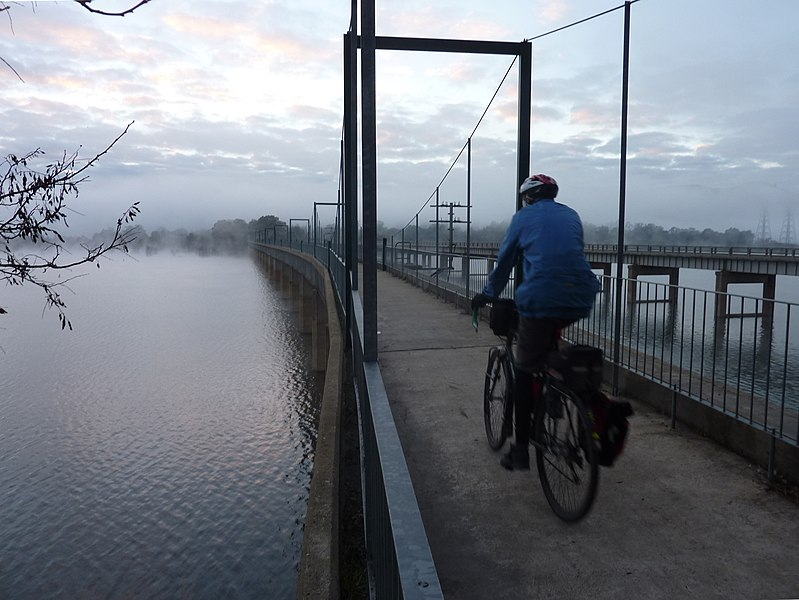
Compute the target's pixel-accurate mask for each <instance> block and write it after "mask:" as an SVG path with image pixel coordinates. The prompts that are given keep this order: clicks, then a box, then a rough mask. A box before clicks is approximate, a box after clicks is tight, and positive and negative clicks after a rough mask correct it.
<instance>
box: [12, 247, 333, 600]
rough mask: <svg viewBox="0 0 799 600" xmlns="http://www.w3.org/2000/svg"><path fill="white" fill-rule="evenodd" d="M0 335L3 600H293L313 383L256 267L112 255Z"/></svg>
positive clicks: (286, 318) (28, 305)
mask: <svg viewBox="0 0 799 600" xmlns="http://www.w3.org/2000/svg"><path fill="white" fill-rule="evenodd" d="M70 288H71V289H72V290H73V291H74V292H75V294H74V295H73V294H71V293H69V292H66V293H65V296H64V297H65V299H66V301H67V310H68V316H69V318H70V320H71V321H72V324H73V326H74V331H71V332H70V331H65V332H62V331H61V330H60V327H59V324H58V319H57V317H56V314H55V313H54V312H52V311H49V312H45V313H44V315H42V305H43V297H42V294H41V292H39V291H38V290H35V289H32V288H21V289H14V290H11V292H13V293H6V291H7V290H4V297H3V301H4V306H5V307H6V308H7V309H8V310H9V314H8V315H4V316H3V318H2V321H0V327H2V328H1V329H0V347H2V352H0V598H37V597H51V598H52V597H55V598H78V597H102V598H159V597H160V598H175V597H189V598H220V597H226V598H265V597H273V598H285V597H293V596H294V593H295V589H296V569H297V564H298V560H299V553H300V546H301V542H302V525H303V522H304V518H305V511H306V503H307V496H308V487H309V483H310V474H311V469H312V464H313V441H314V439H315V436H316V423H317V417H318V399H319V395H320V389H321V377H320V376H318V375H314V374H312V373H311V371H310V369H309V352H308V348H307V346H308V344H307V341H308V340H307V339H305V338H304V337H303V336H302V335H301V334H300V333H299V332H298V330H297V327H296V318H295V315H294V314H292V311H291V308H290V306H289V304H288V303H287V301H286V300H285V299H283V298H282V297H281V295H280V292H279V291H278V290H277V289H276V288H275V287H274V286H273V285H272V283H271V282H270V281H269V279H268V278H267V277H266V276H265V275H264V274H263V273H262V272H261V271H260V270H259V268H258V267H257V266H256V265H255V264H254V263H253V262H252V261H251V260H250V259H249V258H219V257H210V258H198V257H194V256H190V255H184V256H171V255H157V256H153V257H147V258H142V257H138V258H136V259H133V258H131V257H126V258H122V257H121V256H119V257H117V258H116V259H115V260H114V261H113V262H108V261H106V262H105V263H104V264H103V266H102V268H101V269H99V270H97V269H94V268H92V269H91V271H90V272H89V275H88V276H87V277H82V278H79V279H77V280H75V281H73V282H71V283H70Z"/></svg>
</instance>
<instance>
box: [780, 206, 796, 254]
mask: <svg viewBox="0 0 799 600" xmlns="http://www.w3.org/2000/svg"><path fill="white" fill-rule="evenodd" d="M780 243H781V244H785V245H788V246H794V245H796V224H795V223H794V221H793V213H792V212H791V209H790V208H789V209H787V210H786V211H785V220H784V221H783V222H782V230H781V231H780Z"/></svg>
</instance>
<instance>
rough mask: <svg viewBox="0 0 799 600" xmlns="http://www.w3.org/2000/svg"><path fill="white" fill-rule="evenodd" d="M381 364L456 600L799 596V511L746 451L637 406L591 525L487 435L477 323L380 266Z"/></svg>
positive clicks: (438, 558)
mask: <svg viewBox="0 0 799 600" xmlns="http://www.w3.org/2000/svg"><path fill="white" fill-rule="evenodd" d="M378 302H379V317H378V330H379V332H380V333H379V335H378V340H379V362H380V368H381V371H382V374H383V378H384V382H385V385H386V390H387V392H388V397H389V401H390V403H391V407H392V411H393V413H394V417H395V420H396V422H397V428H398V431H399V435H400V439H401V441H402V445H403V448H404V450H405V454H406V457H407V463H408V467H409V470H410V473H411V477H412V479H413V485H414V488H415V490H416V495H417V499H418V502H419V507H420V510H421V513H422V518H423V521H424V524H425V528H426V530H427V534H428V538H429V540H430V545H431V549H432V552H433V557H434V560H435V562H436V566H437V569H438V574H439V578H440V581H441V584H442V587H443V590H444V594H445V596H446V597H447V598H457V599H471V598H474V599H484V598H533V597H548V598H574V597H586V598H587V597H590V598H593V599H601V598H619V597H622V598H625V597H629V598H673V597H680V598H688V597H694V598H714V597H716V598H755V597H757V598H787V597H791V598H795V597H799V572H797V570H796V562H795V561H796V559H795V550H796V540H797V539H798V538H799V519H797V517H799V506H797V505H795V504H794V503H792V502H790V501H789V500H786V499H785V498H784V497H782V496H780V495H778V494H776V493H772V492H769V491H767V489H766V487H765V485H764V483H763V478H762V476H761V475H760V474H759V473H757V472H756V470H755V469H754V468H753V467H752V466H750V465H749V464H748V463H746V462H745V461H744V460H742V459H740V458H739V457H738V456H736V455H734V454H731V453H730V452H727V451H726V450H724V449H721V448H719V447H718V446H715V445H713V444H712V443H710V442H708V441H706V440H704V439H702V438H699V437H697V436H695V435H692V434H691V433H689V432H687V431H680V430H678V431H677V432H675V431H672V430H671V429H670V428H669V422H668V420H667V419H666V418H664V417H662V416H660V415H658V414H655V413H654V412H652V411H651V410H649V409H647V408H646V407H645V406H643V405H641V404H639V403H635V408H636V415H635V416H634V417H633V418H632V429H631V437H630V439H629V443H628V447H627V449H626V451H625V454H624V455H623V456H622V457H621V458H620V459H619V462H618V463H617V464H616V466H614V467H613V468H610V469H602V470H601V475H600V477H601V479H600V486H599V495H598V498H597V501H596V503H595V505H594V508H593V511H592V512H591V514H590V515H589V516H588V517H587V519H585V520H584V521H582V522H580V523H578V524H576V525H566V524H564V523H562V522H561V521H559V520H558V519H557V517H555V515H554V514H553V513H552V512H551V510H550V509H549V506H548V505H547V503H546V500H545V498H544V496H543V493H542V492H541V488H540V484H539V483H538V479H537V475H536V472H535V468H533V470H532V471H530V473H509V472H506V471H505V470H504V469H502V468H501V467H500V466H499V462H498V461H499V454H498V453H494V452H492V451H491V450H490V448H489V447H488V444H487V443H486V441H485V433H484V430H483V417H482V388H483V377H484V371H485V365H486V360H487V355H488V348H489V347H490V346H491V345H493V344H494V343H495V341H496V338H495V337H494V336H493V335H492V334H491V332H490V330H489V329H488V327H487V326H485V325H483V326H482V327H481V328H480V332H479V333H478V334H475V333H474V331H473V330H472V328H471V325H470V321H469V317H468V316H467V315H466V314H464V313H463V312H462V311H459V310H457V309H455V308H454V307H453V306H452V305H450V304H445V303H443V302H441V301H439V300H437V299H436V298H435V297H434V296H431V295H429V294H426V293H424V292H422V291H420V290H418V289H417V288H414V287H412V286H410V285H408V284H406V283H403V282H402V281H400V280H398V279H395V278H393V277H391V276H390V275H388V274H387V273H383V272H380V273H378Z"/></svg>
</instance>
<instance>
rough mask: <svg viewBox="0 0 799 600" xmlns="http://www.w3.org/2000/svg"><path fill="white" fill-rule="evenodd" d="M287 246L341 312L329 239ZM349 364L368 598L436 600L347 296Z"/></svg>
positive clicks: (336, 259)
mask: <svg viewBox="0 0 799 600" xmlns="http://www.w3.org/2000/svg"><path fill="white" fill-rule="evenodd" d="M292 246H293V248H292V249H293V250H296V251H300V252H306V253H308V254H311V255H313V256H314V257H315V258H316V259H317V260H318V261H320V262H321V263H322V264H323V265H325V266H326V267H327V270H328V272H329V274H330V277H331V280H332V282H333V288H334V290H335V294H336V296H337V298H338V301H339V303H340V306H341V307H342V309H343V310H347V309H346V307H347V303H346V300H347V298H345V290H346V289H347V277H349V273H348V272H347V269H346V265H345V261H344V258H343V257H342V256H341V254H340V251H338V252H337V250H336V249H335V248H334V245H333V243H332V242H327V243H325V244H324V245H319V244H317V245H313V244H307V243H303V242H302V241H299V242H297V243H294V244H292ZM350 306H351V308H352V312H353V318H352V322H351V327H352V331H350V332H348V333H347V335H348V336H349V337H350V340H351V343H352V363H353V375H354V383H355V393H356V397H357V406H358V420H359V424H360V432H361V444H360V445H361V483H362V489H363V504H364V530H365V536H366V549H367V563H368V565H367V566H368V572H369V586H370V594H371V597H373V598H380V599H383V598H388V599H391V598H403V599H419V600H422V599H425V600H427V599H429V600H441V599H443V597H444V596H443V593H442V591H441V585H440V582H439V580H438V573H437V572H436V567H435V563H434V562H433V557H432V552H431V551H430V545H429V542H428V540H427V534H426V532H425V529H424V524H423V522H422V516H421V513H420V512H419V506H418V504H417V502H416V494H415V492H414V489H413V484H412V482H411V477H410V473H409V472H408V466H407V463H406V461H405V454H404V453H403V451H402V445H401V444H400V440H399V434H398V433H397V429H396V425H395V423H394V418H393V415H392V413H391V407H390V406H389V402H388V395H387V393H386V389H385V385H384V384H383V378H382V375H381V373H380V367H379V366H378V364H377V362H365V361H364V358H363V308H362V306H361V302H360V295H359V294H358V292H354V293H352V296H351V305H350Z"/></svg>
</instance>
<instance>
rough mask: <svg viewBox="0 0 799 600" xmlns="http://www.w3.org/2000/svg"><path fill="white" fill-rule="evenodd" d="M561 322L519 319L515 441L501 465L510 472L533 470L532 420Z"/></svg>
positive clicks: (515, 389)
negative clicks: (531, 459) (531, 450)
mask: <svg viewBox="0 0 799 600" xmlns="http://www.w3.org/2000/svg"><path fill="white" fill-rule="evenodd" d="M557 327H558V323H557V322H556V321H555V320H553V319H530V318H528V317H524V316H521V315H520V316H519V335H518V338H517V339H518V343H517V345H516V360H515V364H516V382H515V387H514V394H513V397H514V405H515V415H514V416H515V434H516V435H515V440H514V443H513V444H512V445H511V449H510V451H509V452H508V454H506V455H505V456H503V457H502V460H501V461H500V464H502V466H503V467H505V468H506V469H511V470H513V469H529V468H530V458H529V456H530V455H529V444H530V418H531V414H532V409H533V407H534V406H535V405H536V403H537V402H538V401H539V399H540V397H541V387H542V381H541V377H540V373H541V371H542V370H543V368H544V364H545V362H546V357H547V354H548V353H549V349H550V346H551V343H552V339H553V336H555V335H556V333H557Z"/></svg>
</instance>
